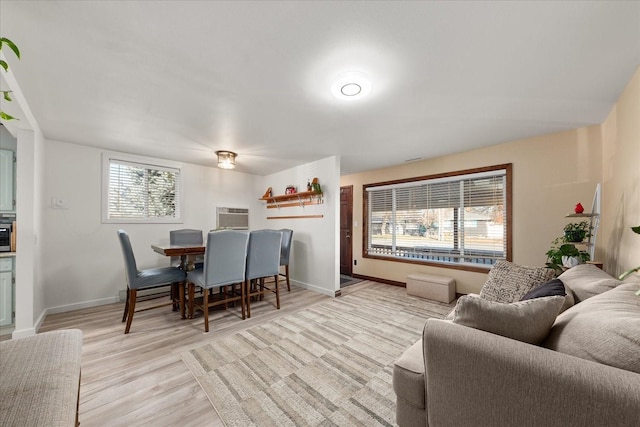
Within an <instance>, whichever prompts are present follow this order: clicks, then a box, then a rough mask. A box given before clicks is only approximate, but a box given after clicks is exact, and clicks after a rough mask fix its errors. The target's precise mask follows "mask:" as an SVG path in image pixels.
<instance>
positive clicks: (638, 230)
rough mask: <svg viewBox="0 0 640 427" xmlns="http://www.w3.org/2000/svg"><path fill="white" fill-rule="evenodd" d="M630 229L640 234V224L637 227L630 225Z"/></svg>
mask: <svg viewBox="0 0 640 427" xmlns="http://www.w3.org/2000/svg"><path fill="white" fill-rule="evenodd" d="M631 230H632V231H633V232H634V233H636V234H640V225H639V226H637V227H631Z"/></svg>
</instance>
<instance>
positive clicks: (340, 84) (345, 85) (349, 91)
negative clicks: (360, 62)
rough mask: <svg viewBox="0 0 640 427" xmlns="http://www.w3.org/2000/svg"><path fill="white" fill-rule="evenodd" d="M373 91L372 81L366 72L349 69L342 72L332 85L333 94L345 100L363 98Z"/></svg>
mask: <svg viewBox="0 0 640 427" xmlns="http://www.w3.org/2000/svg"><path fill="white" fill-rule="evenodd" d="M370 91H371V82H370V81H369V79H368V77H367V75H366V74H364V73H361V72H359V71H349V72H346V73H342V74H340V75H339V76H338V77H337V78H336V81H335V83H333V85H332V86H331V93H333V96H335V97H336V98H339V99H344V100H354V99H361V98H363V97H364V96H366V95H367V94H368V93H369V92H370Z"/></svg>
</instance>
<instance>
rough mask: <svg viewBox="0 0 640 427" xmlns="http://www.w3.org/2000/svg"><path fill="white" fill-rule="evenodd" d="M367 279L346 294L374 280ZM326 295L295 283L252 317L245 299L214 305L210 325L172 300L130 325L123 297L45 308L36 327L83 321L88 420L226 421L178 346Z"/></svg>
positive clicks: (83, 416)
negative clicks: (245, 315)
mask: <svg viewBox="0 0 640 427" xmlns="http://www.w3.org/2000/svg"><path fill="white" fill-rule="evenodd" d="M373 283H374V282H368V281H364V282H361V283H358V284H355V285H352V286H348V287H346V288H344V289H342V295H346V294H348V293H350V292H353V291H356V290H358V289H362V288H363V287H368V286H371V284H373ZM328 300H329V297H327V296H325V295H321V294H318V293H316V292H312V291H309V290H305V289H302V288H299V287H296V286H293V285H292V287H291V292H287V291H286V286H285V288H284V291H283V292H281V308H280V310H276V309H275V296H269V297H266V298H265V300H264V301H260V302H256V303H253V304H252V305H251V319H246V320H244V321H243V320H242V318H241V315H240V307H237V308H229V309H228V310H212V311H210V317H209V322H210V324H209V326H210V332H209V333H205V332H204V322H203V318H202V313H197V317H196V318H195V319H191V320H181V319H180V315H179V313H177V312H172V311H171V308H170V307H163V308H158V309H154V310H149V311H144V312H140V313H136V315H135V316H134V318H133V324H132V326H131V332H130V333H129V334H128V335H124V323H121V320H122V312H123V310H124V303H119V304H109V305H104V306H100V307H94V308H88V309H83V310H78V311H73V312H67V313H60V314H53V315H49V316H47V318H46V319H45V321H44V322H43V324H42V327H41V328H40V331H39V332H46V331H51V330H56V329H69V328H77V329H81V330H82V331H83V333H84V344H83V351H82V380H81V386H80V423H81V426H82V427H90V426H110V427H111V426H143V425H144V426H150V425H153V426H174V425H175V426H177V425H180V426H215V427H217V426H222V425H223V424H222V422H221V420H220V418H219V417H218V415H217V413H216V412H215V410H214V409H213V407H212V406H211V404H210V402H209V400H208V399H207V396H206V395H205V394H204V392H203V391H202V389H201V388H200V386H199V385H198V383H197V382H196V380H195V379H194V378H193V376H192V375H191V373H190V372H189V370H188V369H187V367H186V365H185V364H184V363H183V362H182V360H181V358H180V353H181V352H183V351H185V350H188V349H190V348H193V347H195V346H197V345H199V344H200V343H202V344H204V343H205V342H206V341H208V340H210V339H213V338H216V337H220V336H224V335H228V334H233V333H236V332H238V331H241V330H243V329H246V328H249V327H251V326H254V325H256V324H260V323H261V322H265V321H268V320H271V319H274V318H276V317H280V316H284V315H287V314H290V313H292V312H295V311H298V310H300V309H303V308H306V307H309V306H311V305H314V304H318V303H320V302H324V301H328Z"/></svg>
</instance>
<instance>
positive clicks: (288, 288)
mask: <svg viewBox="0 0 640 427" xmlns="http://www.w3.org/2000/svg"><path fill="white" fill-rule="evenodd" d="M284 272H285V274H286V277H287V291H289V292H291V282H289V264H287V265H285V266H284Z"/></svg>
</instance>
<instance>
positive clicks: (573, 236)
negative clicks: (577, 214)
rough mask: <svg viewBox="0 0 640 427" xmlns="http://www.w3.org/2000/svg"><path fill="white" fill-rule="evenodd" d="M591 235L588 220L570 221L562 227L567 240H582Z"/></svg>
mask: <svg viewBox="0 0 640 427" xmlns="http://www.w3.org/2000/svg"><path fill="white" fill-rule="evenodd" d="M589 236H591V224H590V223H589V222H588V221H581V222H572V223H569V224H567V225H565V227H564V237H565V240H566V241H567V242H582V241H583V240H584V239H585V238H586V237H589Z"/></svg>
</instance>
